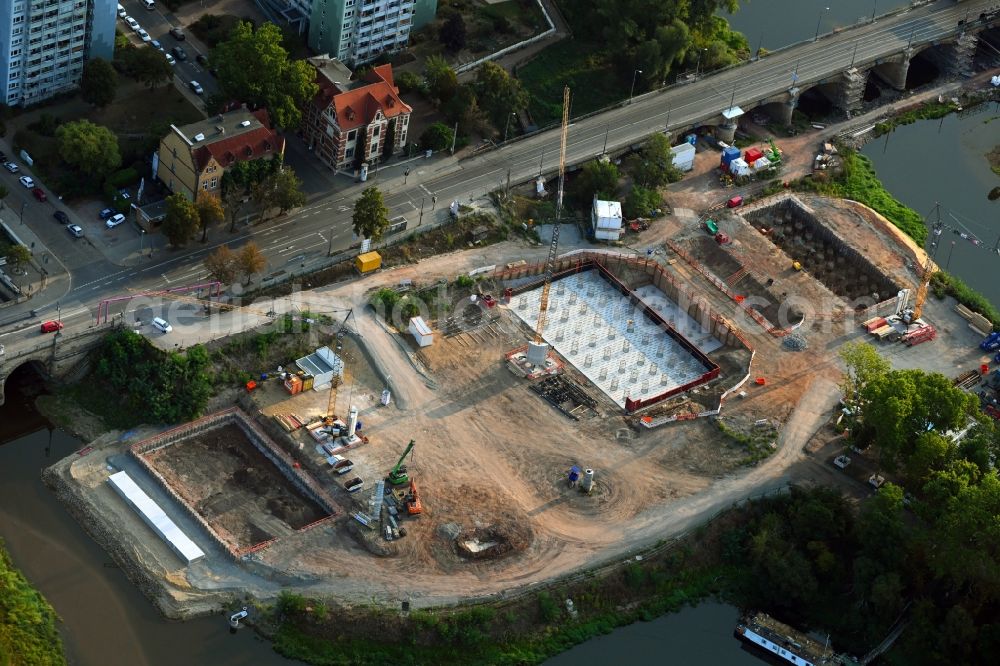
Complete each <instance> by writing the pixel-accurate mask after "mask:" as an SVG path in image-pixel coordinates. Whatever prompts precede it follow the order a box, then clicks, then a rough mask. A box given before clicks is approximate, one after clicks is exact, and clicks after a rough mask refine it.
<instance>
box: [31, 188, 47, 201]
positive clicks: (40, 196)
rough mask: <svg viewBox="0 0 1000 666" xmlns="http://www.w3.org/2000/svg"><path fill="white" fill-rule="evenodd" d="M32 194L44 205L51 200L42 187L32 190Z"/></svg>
mask: <svg viewBox="0 0 1000 666" xmlns="http://www.w3.org/2000/svg"><path fill="white" fill-rule="evenodd" d="M31 193H32V194H34V195H35V198H36V199H38V200H39V201H41V202H43V203H44V202H46V201H48V200H49V198H48V197H47V196H45V190H43V189H42V188H40V187H35V188H32V190H31Z"/></svg>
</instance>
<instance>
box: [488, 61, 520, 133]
mask: <svg viewBox="0 0 1000 666" xmlns="http://www.w3.org/2000/svg"><path fill="white" fill-rule="evenodd" d="M476 99H478V100H479V106H480V107H481V108H482V109H483V111H484V112H485V113H486V115H487V116H488V117H489V118H490V120H491V121H492V123H493V126H494V127H496V128H501V127H503V126H504V121H506V119H507V117H508V116H509V115H510V114H511V113H517V112H518V111H523V110H524V109H526V108H528V93H527V92H525V90H524V87H523V86H521V82H520V81H518V80H517V79H515V78H513V77H512V76H511V75H510V74H508V73H507V70H505V69H504V68H503V67H501V66H500V65H498V64H496V63H495V62H487V63H483V65H482V66H480V68H479V69H478V70H477V72H476Z"/></svg>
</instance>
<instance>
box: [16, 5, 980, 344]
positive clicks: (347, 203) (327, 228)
mask: <svg viewBox="0 0 1000 666" xmlns="http://www.w3.org/2000/svg"><path fill="white" fill-rule="evenodd" d="M124 5H125V6H126V8H128V9H129V11H130V13H131V14H132V16H133V17H134V18H136V20H138V21H139V22H140V24H142V25H143V27H144V28H145V29H146V30H147V31H148V32H150V34H151V35H152V36H153V38H154V39H160V41H161V42H162V43H163V44H164V48H167V49H169V48H170V47H171V46H172V45H173V44H174V43H175V42H174V40H173V38H172V37H170V36H169V34H168V30H169V28H170V24H169V23H168V22H167V20H166V19H165V18H164V16H163V15H162V14H160V12H159V10H154V11H147V10H145V9H142V8H140V7H139V6H138V2H137V1H136V0H125V2H124ZM997 7H1000V2H997V0H966V1H965V2H961V3H955V2H954V1H953V0H938V2H935V3H933V4H930V5H925V6H922V7H918V8H916V9H911V10H908V11H906V12H904V13H902V14H897V15H895V16H892V17H888V18H880V19H879V20H878V21H876V22H874V23H867V24H864V25H861V26H858V27H856V28H854V29H851V30H844V31H841V32H839V33H836V34H831V35H825V36H820V38H819V39H818V40H816V41H809V42H805V43H802V44H799V45H796V46H793V47H790V48H788V49H785V50H782V51H779V52H775V53H772V54H770V55H768V56H767V57H765V58H763V59H762V60H759V61H756V62H749V63H745V64H743V65H741V66H739V67H734V68H731V69H728V70H725V71H722V72H718V73H715V74H713V75H711V76H706V77H703V78H701V79H700V80H697V81H695V82H692V83H689V84H686V85H682V86H674V87H672V88H670V89H667V90H664V91H662V92H653V93H649V94H646V95H643V96H641V97H636V98H635V99H634V100H633V101H632V103H630V104H623V105H622V106H620V107H617V108H614V109H611V110H609V111H606V112H603V113H600V114H595V115H592V116H590V117H587V118H583V119H577V120H575V121H574V122H573V123H572V125H571V127H570V130H569V140H568V148H567V160H568V162H569V163H571V164H573V163H577V164H578V163H581V162H583V161H585V160H586V159H589V158H591V157H594V156H597V155H599V154H601V153H602V152H603V151H604V150H605V148H608V149H613V148H618V147H623V146H627V145H630V144H637V143H639V142H641V141H642V140H643V139H645V138H646V137H648V136H649V135H650V134H651V133H653V132H656V131H662V130H664V129H665V128H666V127H667V124H668V121H669V125H670V127H671V128H674V129H682V128H686V127H690V126H692V125H695V124H698V123H700V122H703V121H706V120H710V119H711V118H713V117H716V116H718V114H719V113H721V111H722V110H723V109H726V108H728V107H729V106H730V105H731V103H733V102H735V104H736V105H740V106H743V107H744V108H745V109H748V108H751V107H753V106H756V104H757V103H758V102H760V101H762V100H765V99H768V98H771V97H774V96H776V95H780V94H782V93H784V92H786V91H787V90H788V89H789V88H790V87H791V86H792V85H793V80H794V81H795V82H796V83H797V85H798V86H800V87H802V86H804V85H808V84H810V83H814V82H817V81H822V80H823V79H824V78H826V77H832V76H833V75H836V74H837V73H839V72H841V71H843V70H844V69H847V68H848V67H849V66H850V64H851V62H852V61H853V62H854V63H855V64H857V65H864V64H867V63H871V62H875V61H877V60H878V59H880V58H885V57H888V56H892V55H895V54H898V53H899V52H900V51H902V50H903V49H904V48H905V47H906V45H907V44H908V43H911V42H912V43H913V44H921V43H926V42H930V41H934V40H936V39H939V38H941V37H945V36H948V35H950V34H952V33H953V30H954V29H955V27H956V26H957V25H958V22H959V21H962V20H972V21H975V20H976V19H977V18H978V16H979V13H980V12H983V11H987V10H991V9H993V8H997ZM126 30H127V26H126ZM192 46H193V45H192V40H191V39H190V38H189V39H188V40H186V43H185V48H187V49H188V52H189V56H192V60H193V56H194V55H195V51H194V48H192ZM189 68H190V69H189ZM195 68H196V69H195ZM178 70H179V72H178V80H179V82H180V84H181V87H184V81H185V80H189V79H187V77H189V76H190V77H194V76H201V78H199V79H198V80H199V82H201V83H202V84H203V85H206V82H207V85H211V84H212V82H211V80H210V78H211V77H209V76H208V75H207V73H205V72H203V70H201V68H200V67H199V66H198V65H196V64H194V63H192V62H188V63H178ZM208 92H209V90H208V89H207V88H206V93H208ZM558 152H559V132H558V131H557V130H555V129H553V130H549V131H545V132H540V133H537V134H535V135H532V136H528V137H525V138H523V139H521V140H518V141H513V142H511V143H510V144H508V145H504V146H502V147H500V148H498V149H496V150H492V151H489V152H486V153H483V154H481V155H478V156H475V157H471V158H468V159H465V160H461V161H457V160H454V159H449V158H445V159H443V160H442V159H438V158H434V159H431V160H420V159H418V160H415V161H412V162H410V163H408V164H407V165H402V164H400V165H395V166H390V167H383V168H382V169H381V170H380V173H379V174H377V175H374V176H373V177H372V179H371V181H370V182H369V183H367V184H353V185H350V186H348V187H345V188H344V189H342V190H340V191H338V192H332V193H331V194H329V195H328V196H327V197H325V198H322V199H321V200H320V201H318V202H315V203H312V204H310V205H309V206H306V207H304V208H302V209H300V210H298V211H296V212H295V213H294V214H293V215H290V216H287V217H284V218H281V219H280V220H278V221H274V222H269V223H267V224H265V225H262V226H259V227H257V228H255V229H249V230H246V231H243V232H241V233H239V234H237V235H235V236H234V237H231V238H229V239H227V240H225V241H220V242H218V243H215V244H209V245H207V246H203V247H197V248H196V249H193V250H190V251H179V252H177V253H175V254H172V255H171V254H169V253H166V254H164V253H161V255H160V256H157V257H155V258H154V259H153V260H151V261H150V263H149V265H147V266H138V267H129V268H118V267H114V268H111V269H109V268H108V266H109V264H108V263H107V262H103V261H95V260H92V256H91V254H90V253H89V252H88V251H87V250H86V249H84V250H82V251H78V249H79V247H80V244H77V246H76V248H67V249H66V252H65V253H63V252H62V251H61V249H62V246H63V245H65V243H64V242H59V243H58V245H56V246H54V247H53V248H52V249H53V251H54V252H56V253H57V254H59V256H62V257H65V260H66V262H67V265H68V266H69V268H70V270H71V272H72V274H73V277H72V284H71V286H70V288H69V290H68V291H67V292H66V293H63V294H51V295H50V294H49V293H47V292H46V293H45V294H43V297H42V298H39V299H38V300H39V301H41V302H38V303H33V304H32V307H34V308H36V309H40V310H42V311H46V312H47V311H53V312H54V310H53V306H54V304H55V302H56V301H57V300H58V301H59V302H60V303H61V304H62V310H61V312H62V314H63V316H64V318H65V317H66V316H67V313H69V314H68V316H71V317H79V322H80V323H82V322H84V321H89V320H92V319H91V314H92V313H93V312H94V311H95V307H94V306H95V305H96V303H97V301H98V300H99V299H100V298H102V297H106V296H109V295H120V294H123V293H127V292H126V289H125V288H126V286H127V287H128V288H131V289H158V288H164V287H169V286H178V285H181V284H188V283H192V282H197V281H199V279H200V278H202V277H204V274H205V271H204V269H203V268H202V267H201V261H202V259H203V258H204V256H205V255H206V254H208V253H209V252H211V251H212V250H213V249H214V248H215V247H216V246H217V245H219V244H222V243H223V242H225V243H228V244H229V245H230V246H234V247H238V246H239V245H241V244H243V243H245V242H246V241H248V240H250V239H253V240H254V241H255V242H257V243H258V245H260V246H261V248H262V249H263V251H264V254H265V255H266V256H267V258H268V268H267V272H274V271H280V270H288V269H291V268H294V267H296V266H299V265H302V264H305V263H306V262H307V261H310V260H314V259H316V258H318V257H321V256H324V255H325V254H326V253H327V251H328V250H329V249H331V248H332V249H333V250H342V249H347V248H348V247H349V246H350V245H351V242H352V233H351V209H352V206H353V202H354V199H355V198H356V197H357V196H358V195H359V194H360V191H361V190H362V189H363V188H364V187H365V186H366V185H370V184H373V183H374V184H377V185H378V186H379V188H380V189H382V190H383V192H384V193H385V195H386V203H387V204H388V205H389V207H390V209H391V217H395V216H398V215H404V216H406V217H407V219H408V220H409V222H410V228H411V229H412V228H414V226H415V225H416V222H417V220H418V219H419V217H420V212H419V211H420V210H421V208H423V210H424V215H425V218H424V219H425V222H426V221H428V219H429V217H433V216H436V215H442V214H444V211H445V210H446V209H447V206H448V203H449V202H450V201H453V200H459V201H463V202H466V201H469V200H470V199H475V198H479V197H482V196H484V195H485V194H487V193H488V192H489V191H491V190H493V189H496V188H497V187H498V185H500V184H501V183H503V182H506V181H507V179H508V174H509V178H510V181H511V182H512V183H519V182H524V181H527V180H530V179H533V178H535V177H537V176H538V175H539V174H540V173H544V174H545V175H546V176H551V175H552V174H553V173H554V172H555V171H556V169H557V166H558ZM407 167H409V168H410V171H411V172H410V175H409V176H408V177H406V178H404V177H403V170H404V168H407ZM13 185H15V186H17V187H19V185H18V184H17V183H16V182H15V183H13ZM554 187H555V186H554V184H553V183H549V185H548V189H550V190H552V189H554ZM11 189H12V190H13V189H15V188H14V187H12V188H11ZM28 196H30V195H28ZM435 197H436V205H435V204H434V203H433V202H434V198H435ZM50 214H51V213H50ZM428 216H429V217H428ZM53 229H55V225H53ZM63 233H64V231H63ZM57 235H58V234H57ZM331 236H332V242H331ZM64 240H65V239H64ZM91 249H92V248H91ZM88 313H91V314H88ZM5 318H6V315H5ZM66 323H67V326H70V325H76V324H77V323H78V321H77V320H76V319H73V320H67V322H66ZM6 329H7V330H6V331H4V332H2V333H0V343H4V344H6V345H7V346H8V350H10V349H11V348H12V347H11V345H12V344H17V341H18V340H19V339H21V338H22V337H34V336H35V335H37V330H38V329H37V322H36V321H31V322H30V324H28V323H25V324H24V325H22V326H14V327H6ZM8 353H9V352H8Z"/></svg>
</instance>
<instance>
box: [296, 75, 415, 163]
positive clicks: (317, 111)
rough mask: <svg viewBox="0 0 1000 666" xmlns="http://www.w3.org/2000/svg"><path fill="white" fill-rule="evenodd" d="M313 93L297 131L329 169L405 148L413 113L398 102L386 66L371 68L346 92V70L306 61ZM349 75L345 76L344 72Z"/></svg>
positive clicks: (347, 83)
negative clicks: (315, 89)
mask: <svg viewBox="0 0 1000 666" xmlns="http://www.w3.org/2000/svg"><path fill="white" fill-rule="evenodd" d="M309 62H310V63H312V65H313V66H314V67H315V68H316V84H317V85H318V86H319V92H318V93H317V94H316V97H315V98H313V101H312V103H311V104H309V105H308V108H307V109H305V113H304V114H303V115H304V119H303V123H302V130H303V134H304V137H305V141H306V143H307V144H308V145H309V147H310V148H311V149H312V150H314V151H315V153H316V156H317V157H319V159H320V160H321V161H322V162H323V163H324V164H326V165H327V166H329V167H330V168H331V169H338V168H342V167H345V166H347V165H350V164H352V163H354V162H355V160H357V159H359V158H358V153H361V157H360V160H361V161H364V162H369V163H372V162H374V161H376V159H381V157H382V156H383V155H384V154H385V153H386V151H387V150H388V151H389V152H391V153H398V152H400V151H401V150H402V148H403V145H404V144H405V143H406V136H407V133H408V131H409V128H410V114H411V113H412V112H413V109H411V108H410V107H409V106H408V105H407V104H406V103H405V102H403V100H402V99H400V97H399V89H398V88H397V87H396V84H395V83H394V82H393V78H392V65H379V66H378V67H375V68H373V69H372V70H371V71H370V72H369V73H368V75H367V76H366V77H365V79H364V81H363V82H361V83H360V84H359V85H356V86H355V87H353V88H350V87H348V86H349V81H348V77H345V76H344V75H343V73H344V71H345V69H346V68H344V67H343V66H342V65H340V63H339V62H337V61H336V60H335V59H333V58H329V57H325V56H324V57H319V58H310V59H309ZM348 74H349V72H348Z"/></svg>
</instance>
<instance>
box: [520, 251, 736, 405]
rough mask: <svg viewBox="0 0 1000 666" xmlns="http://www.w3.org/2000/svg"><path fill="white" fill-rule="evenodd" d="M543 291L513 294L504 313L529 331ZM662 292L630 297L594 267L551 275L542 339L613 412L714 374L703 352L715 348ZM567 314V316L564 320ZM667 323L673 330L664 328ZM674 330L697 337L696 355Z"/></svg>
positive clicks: (649, 289)
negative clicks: (605, 399)
mask: <svg viewBox="0 0 1000 666" xmlns="http://www.w3.org/2000/svg"><path fill="white" fill-rule="evenodd" d="M541 292H542V287H541V286H538V287H536V288H534V289H531V290H530V291H526V292H523V293H520V294H518V295H517V296H515V297H514V299H513V301H512V302H511V309H512V310H513V311H514V313H515V314H516V315H517V316H518V317H519V318H520V319H521V320H522V321H523V322H524V323H525V324H526V325H527V326H528V327H530V328H532V329H534V328H535V326H536V323H537V321H538V310H539V303H540V300H541ZM669 302H670V301H669V299H668V298H667V297H666V295H665V294H664V293H663V292H660V291H659V290H658V289H656V288H655V287H653V286H651V285H650V286H648V287H647V288H646V289H645V291H644V292H643V293H641V294H640V293H637V292H635V291H633V290H632V289H630V288H629V287H628V286H626V285H625V283H623V282H622V281H620V280H619V279H618V278H617V277H615V275H614V274H612V273H611V271H609V270H608V269H607V268H605V267H604V266H603V265H601V264H599V263H586V264H580V265H579V266H578V267H577V268H576V269H575V270H574V271H572V272H570V273H568V274H563V275H560V276H557V282H556V283H555V284H554V285H553V288H552V289H551V291H550V295H549V309H548V318H547V323H546V325H545V330H544V332H543V336H544V338H545V341H546V342H548V343H549V344H550V345H552V346H553V348H554V349H555V350H556V351H557V352H558V353H559V354H560V355H561V356H562V357H563V358H565V359H566V360H567V361H568V362H569V363H570V364H572V365H573V366H574V367H575V368H576V369H577V370H578V371H579V372H580V373H581V374H583V375H584V376H586V377H587V379H589V380H590V382H591V383H592V384H594V385H595V386H597V387H598V388H599V389H601V391H602V392H603V393H604V394H605V395H607V396H608V398H610V399H611V400H612V402H614V403H615V404H617V405H618V406H620V407H623V408H624V409H625V410H626V411H629V412H632V411H635V410H636V409H639V408H641V407H645V406H647V405H651V404H653V403H656V402H659V401H661V400H665V399H666V398H669V397H670V396H672V395H676V394H678V393H682V392H684V391H687V390H690V389H692V388H694V387H696V386H699V385H701V384H704V383H705V382H708V381H710V380H712V379H714V378H715V377H717V376H718V375H719V366H718V365H716V364H715V362H713V361H712V360H710V359H709V358H708V356H707V355H706V353H705V351H704V349H708V350H714V349H717V348H718V347H719V346H721V344H722V343H721V342H719V341H718V340H717V339H715V338H714V337H712V334H711V332H710V331H707V330H704V329H702V327H701V326H700V325H699V323H698V322H697V321H696V320H694V319H692V318H691V317H690V316H689V315H688V314H687V313H686V312H685V311H684V310H681V309H680V308H677V307H676V306H673V309H671V308H670V307H668V303H669ZM567 312H568V313H569V316H568V317H565V316H563V315H564V314H565V313H567ZM670 319H673V322H674V324H673V325H672V324H671V323H670ZM680 330H689V331H697V332H698V335H699V339H700V341H701V343H702V344H703V345H704V349H699V347H698V346H697V345H695V344H694V343H692V342H691V341H690V340H689V339H688V338H687V337H685V336H684V335H683V334H682V333H681V332H680Z"/></svg>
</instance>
